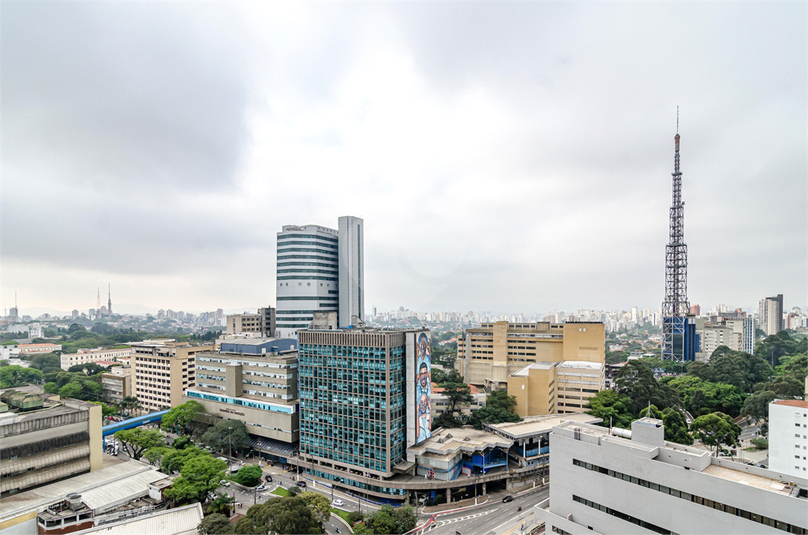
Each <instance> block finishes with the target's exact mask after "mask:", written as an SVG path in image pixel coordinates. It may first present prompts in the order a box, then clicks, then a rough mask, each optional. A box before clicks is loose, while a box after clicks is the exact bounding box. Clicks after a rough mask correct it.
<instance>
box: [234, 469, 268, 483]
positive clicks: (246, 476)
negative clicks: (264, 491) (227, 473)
mask: <svg viewBox="0 0 808 535" xmlns="http://www.w3.org/2000/svg"><path fill="white" fill-rule="evenodd" d="M263 474H264V473H263V471H262V470H261V467H259V466H256V465H254V464H248V465H245V466H242V467H241V468H239V470H238V472H236V474H235V475H234V476H233V477H232V479H233V481H235V482H236V483H238V484H239V485H244V486H245V487H254V486H256V485H257V484H258V483H260V482H261V476H263Z"/></svg>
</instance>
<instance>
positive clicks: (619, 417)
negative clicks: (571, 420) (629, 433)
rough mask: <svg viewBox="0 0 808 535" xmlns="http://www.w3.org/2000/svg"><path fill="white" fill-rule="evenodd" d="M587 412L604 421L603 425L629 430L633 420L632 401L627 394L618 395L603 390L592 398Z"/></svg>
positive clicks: (612, 391)
mask: <svg viewBox="0 0 808 535" xmlns="http://www.w3.org/2000/svg"><path fill="white" fill-rule="evenodd" d="M587 408H588V409H589V410H588V411H587V412H588V413H589V414H591V415H592V416H595V417H597V418H600V419H602V420H603V423H602V424H601V425H603V426H608V425H610V424H611V425H612V426H614V427H622V428H624V429H628V428H629V427H631V421H632V420H633V417H632V414H631V399H630V398H629V397H628V396H627V395H626V394H618V393H617V392H615V391H614V390H601V391H600V392H598V393H597V394H595V395H594V396H592V397H591V398H589V405H588V407H587Z"/></svg>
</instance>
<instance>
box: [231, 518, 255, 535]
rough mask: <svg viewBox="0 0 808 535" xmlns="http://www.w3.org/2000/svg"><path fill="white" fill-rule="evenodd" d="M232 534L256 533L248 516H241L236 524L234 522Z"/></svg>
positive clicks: (245, 534)
mask: <svg viewBox="0 0 808 535" xmlns="http://www.w3.org/2000/svg"><path fill="white" fill-rule="evenodd" d="M233 533H236V534H237V535H252V534H254V533H258V532H257V531H256V530H255V524H253V521H252V519H251V518H250V517H248V516H242V517H241V518H239V519H238V522H236V526H235V529H234V530H233Z"/></svg>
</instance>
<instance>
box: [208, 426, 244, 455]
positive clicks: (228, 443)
mask: <svg viewBox="0 0 808 535" xmlns="http://www.w3.org/2000/svg"><path fill="white" fill-rule="evenodd" d="M202 440H203V441H204V442H205V444H207V445H208V446H210V447H211V448H213V449H214V450H216V451H221V452H227V451H228V450H229V449H231V448H232V451H234V452H236V451H246V450H248V449H249V448H250V444H251V441H250V435H249V433H247V427H246V426H245V425H244V422H242V421H240V420H221V421H219V422H216V425H214V426H213V427H211V428H210V429H208V430H207V431H205V434H204V436H203V437H202Z"/></svg>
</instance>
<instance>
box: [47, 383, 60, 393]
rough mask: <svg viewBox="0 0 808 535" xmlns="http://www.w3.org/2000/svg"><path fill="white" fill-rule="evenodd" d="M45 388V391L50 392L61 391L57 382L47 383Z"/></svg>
mask: <svg viewBox="0 0 808 535" xmlns="http://www.w3.org/2000/svg"><path fill="white" fill-rule="evenodd" d="M43 388H44V389H45V392H47V393H48V394H57V393H59V387H58V386H57V385H56V383H45V385H44V387H43Z"/></svg>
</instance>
